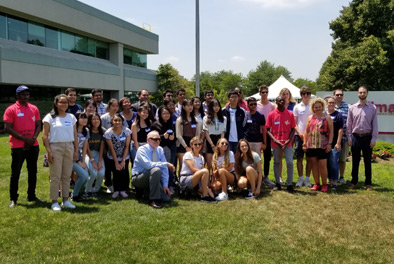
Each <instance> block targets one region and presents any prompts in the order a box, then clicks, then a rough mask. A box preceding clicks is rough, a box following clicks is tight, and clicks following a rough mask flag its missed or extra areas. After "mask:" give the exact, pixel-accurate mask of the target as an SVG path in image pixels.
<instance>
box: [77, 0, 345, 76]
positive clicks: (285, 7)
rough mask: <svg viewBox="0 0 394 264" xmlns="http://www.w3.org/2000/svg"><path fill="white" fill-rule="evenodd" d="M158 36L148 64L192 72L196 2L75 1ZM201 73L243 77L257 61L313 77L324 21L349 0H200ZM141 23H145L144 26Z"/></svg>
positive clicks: (325, 51)
mask: <svg viewBox="0 0 394 264" xmlns="http://www.w3.org/2000/svg"><path fill="white" fill-rule="evenodd" d="M80 1H81V2H84V3H86V4H88V5H90V6H93V7H95V8H97V9H100V10H101V11H104V12H106V13H109V14H111V15H114V16H116V17H118V18H121V19H123V20H125V21H128V22H130V23H132V24H134V25H136V26H139V27H144V26H143V25H149V27H150V30H151V32H153V33H155V34H157V35H159V54H157V55H156V54H155V55H148V68H149V69H152V70H156V69H157V68H158V66H159V65H160V64H166V63H171V65H172V66H173V67H174V68H176V69H177V70H178V71H179V73H180V74H181V75H182V76H184V77H185V78H187V79H189V80H190V79H191V78H192V77H193V76H194V74H195V73H196V55H195V54H196V49H195V14H196V11H195V7H196V4H195V3H196V2H195V0H113V1H108V0H80ZM199 5H200V72H204V71H209V72H212V73H213V72H217V71H221V70H226V71H230V70H231V71H233V72H234V73H241V74H242V75H243V76H244V77H246V76H247V74H248V73H249V72H250V71H251V70H255V69H256V67H257V66H258V65H259V63H260V62H261V61H264V60H267V61H268V62H270V63H273V64H274V65H275V66H284V67H286V68H287V69H288V70H289V71H290V72H291V77H292V78H293V79H297V78H305V79H309V80H313V81H314V80H316V78H317V77H318V76H319V71H320V68H321V66H322V64H323V63H324V61H325V60H326V59H327V57H328V56H329V55H330V52H331V44H332V42H333V38H332V37H331V35H330V34H331V33H332V32H331V30H330V29H329V22H330V21H332V20H334V19H335V18H337V17H338V16H339V15H340V11H341V10H342V9H343V6H349V0H200V1H199ZM145 27H146V26H145Z"/></svg>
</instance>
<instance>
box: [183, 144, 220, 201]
mask: <svg viewBox="0 0 394 264" xmlns="http://www.w3.org/2000/svg"><path fill="white" fill-rule="evenodd" d="M201 146H202V143H201V140H200V138H199V137H193V138H192V139H191V140H190V149H191V150H190V151H188V152H186V153H185V155H184V156H183V165H182V170H181V173H180V176H181V178H180V188H181V191H182V190H186V189H188V190H193V188H194V187H196V186H197V185H198V186H199V188H198V189H199V192H200V193H201V194H202V196H201V202H207V203H214V202H216V200H215V198H214V197H215V196H214V194H213V193H212V191H211V189H209V188H208V184H209V173H208V170H207V169H205V168H204V163H205V162H204V157H203V156H201V155H200V150H201Z"/></svg>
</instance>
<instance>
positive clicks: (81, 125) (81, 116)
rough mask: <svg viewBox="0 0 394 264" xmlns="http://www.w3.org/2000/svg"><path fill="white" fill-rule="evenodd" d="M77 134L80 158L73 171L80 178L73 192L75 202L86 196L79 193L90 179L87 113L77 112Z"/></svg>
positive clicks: (72, 197)
mask: <svg viewBox="0 0 394 264" xmlns="http://www.w3.org/2000/svg"><path fill="white" fill-rule="evenodd" d="M77 124H78V125H77V135H78V147H79V148H78V160H77V161H76V162H74V165H73V171H75V173H76V174H77V175H78V180H77V181H76V182H75V185H74V190H73V192H72V194H71V199H72V200H73V202H80V201H81V200H82V199H84V198H86V196H85V195H81V196H80V195H79V192H80V191H81V189H82V187H83V186H84V185H85V183H86V182H87V181H88V178H89V171H88V167H87V166H86V163H85V157H86V152H87V148H88V140H89V130H88V128H87V125H88V117H87V115H86V113H77Z"/></svg>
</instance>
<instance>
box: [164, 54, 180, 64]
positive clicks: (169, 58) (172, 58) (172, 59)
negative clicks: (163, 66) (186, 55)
mask: <svg viewBox="0 0 394 264" xmlns="http://www.w3.org/2000/svg"><path fill="white" fill-rule="evenodd" d="M165 61H166V63H176V62H178V61H179V58H177V57H174V56H169V57H167V58H166V59H165Z"/></svg>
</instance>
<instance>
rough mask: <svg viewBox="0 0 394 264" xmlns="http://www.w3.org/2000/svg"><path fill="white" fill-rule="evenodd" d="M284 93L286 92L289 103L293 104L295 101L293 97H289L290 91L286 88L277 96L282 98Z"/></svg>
mask: <svg viewBox="0 0 394 264" xmlns="http://www.w3.org/2000/svg"><path fill="white" fill-rule="evenodd" d="M285 92H288V93H289V102H292V103H295V100H294V98H293V95H291V92H290V90H289V89H288V88H283V89H282V90H280V92H279V96H283V94H284V93H285Z"/></svg>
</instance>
